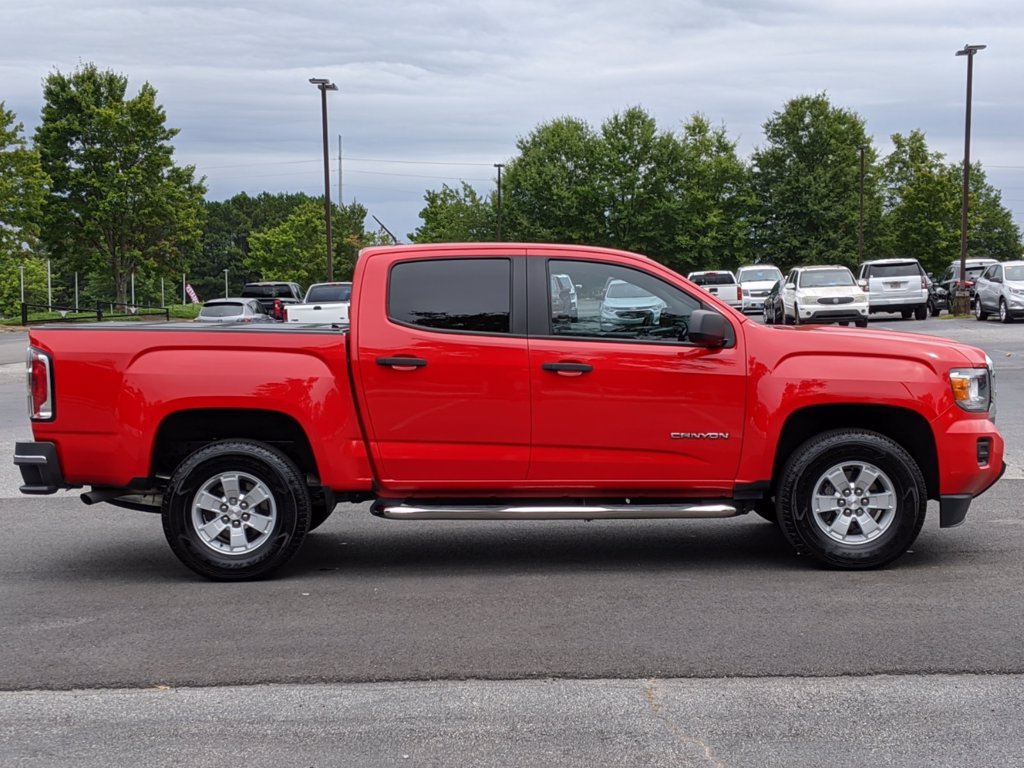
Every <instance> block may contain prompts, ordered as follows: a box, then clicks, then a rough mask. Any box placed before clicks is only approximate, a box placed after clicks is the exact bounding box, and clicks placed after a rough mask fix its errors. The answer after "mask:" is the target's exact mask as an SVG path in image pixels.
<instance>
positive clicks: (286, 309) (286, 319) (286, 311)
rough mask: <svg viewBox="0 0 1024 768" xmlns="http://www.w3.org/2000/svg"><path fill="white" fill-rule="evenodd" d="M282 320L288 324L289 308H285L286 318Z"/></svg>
mask: <svg viewBox="0 0 1024 768" xmlns="http://www.w3.org/2000/svg"><path fill="white" fill-rule="evenodd" d="M282 319H283V320H284V321H285V322H286V323H287V322H288V307H285V308H284V318H282Z"/></svg>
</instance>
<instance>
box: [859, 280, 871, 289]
mask: <svg viewBox="0 0 1024 768" xmlns="http://www.w3.org/2000/svg"><path fill="white" fill-rule="evenodd" d="M857 285H859V286H860V289H861V290H862V291H866V290H867V289H868V281H867V280H858V281H857Z"/></svg>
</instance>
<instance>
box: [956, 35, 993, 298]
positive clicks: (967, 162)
mask: <svg viewBox="0 0 1024 768" xmlns="http://www.w3.org/2000/svg"><path fill="white" fill-rule="evenodd" d="M985 48H986V46H984V45H964V47H963V50H959V51H957V52H956V55H957V56H966V57H967V111H966V117H965V118H964V190H963V202H962V204H961V206H960V280H959V282H958V283H957V287H956V296H955V297H954V300H953V314H955V315H966V314H967V313H968V312H970V309H971V297H970V292H969V291H968V290H967V196H968V194H969V192H970V188H971V187H970V175H971V82H972V80H973V78H974V54H976V53H977V52H978V51H983V50H985Z"/></svg>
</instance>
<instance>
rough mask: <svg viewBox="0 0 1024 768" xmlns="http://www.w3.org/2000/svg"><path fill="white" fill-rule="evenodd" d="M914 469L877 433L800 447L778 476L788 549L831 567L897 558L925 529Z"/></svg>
mask: <svg viewBox="0 0 1024 768" xmlns="http://www.w3.org/2000/svg"><path fill="white" fill-rule="evenodd" d="M926 505H927V493H926V489H925V483H924V477H923V476H922V474H921V470H920V468H919V467H918V466H917V463H916V462H915V461H914V459H913V458H912V457H911V456H910V454H909V453H907V452H906V450H904V449H903V448H902V447H901V446H900V445H898V444H897V443H895V442H894V441H892V440H890V439H889V438H887V437H885V436H883V435H880V434H878V433H876V432H868V431H861V430H853V431H850V430H833V431H830V432H825V433H823V434H821V435H818V436H816V437H813V438H811V439H810V440H808V441H807V442H805V443H804V444H803V445H802V446H800V448H798V449H797V450H796V451H795V452H794V453H793V455H792V456H791V457H790V459H789V461H788V462H787V463H786V467H785V469H784V470H783V473H782V481H781V484H780V486H779V493H778V496H777V507H778V508H777V513H778V518H779V524H780V525H781V527H782V530H783V532H784V533H785V535H786V538H787V539H788V540H789V543H790V544H791V545H792V546H793V548H794V549H795V550H796V552H797V554H806V555H810V556H811V557H813V558H814V559H815V560H817V561H818V562H820V563H823V564H825V565H828V566H831V567H833V568H841V569H848V570H857V569H864V568H877V567H879V566H882V565H885V564H886V563H888V562H891V561H892V560H895V559H896V558H897V557H899V556H900V555H902V554H903V553H904V552H906V551H907V549H908V548H909V547H910V545H911V544H912V543H913V542H914V540H915V539H916V538H917V535H918V533H920V531H921V526H922V525H923V524H924V516H925V509H926Z"/></svg>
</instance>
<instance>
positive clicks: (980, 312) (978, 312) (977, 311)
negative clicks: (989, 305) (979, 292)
mask: <svg viewBox="0 0 1024 768" xmlns="http://www.w3.org/2000/svg"><path fill="white" fill-rule="evenodd" d="M974 316H975V317H976V318H978V319H979V320H988V312H986V311H985V308H984V307H982V306H981V299H979V298H975V299H974Z"/></svg>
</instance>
